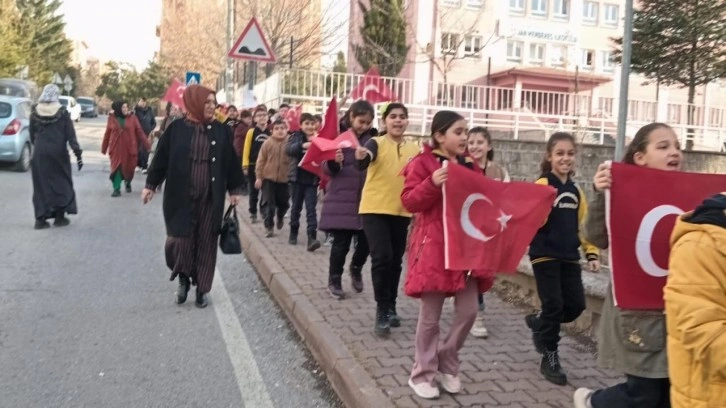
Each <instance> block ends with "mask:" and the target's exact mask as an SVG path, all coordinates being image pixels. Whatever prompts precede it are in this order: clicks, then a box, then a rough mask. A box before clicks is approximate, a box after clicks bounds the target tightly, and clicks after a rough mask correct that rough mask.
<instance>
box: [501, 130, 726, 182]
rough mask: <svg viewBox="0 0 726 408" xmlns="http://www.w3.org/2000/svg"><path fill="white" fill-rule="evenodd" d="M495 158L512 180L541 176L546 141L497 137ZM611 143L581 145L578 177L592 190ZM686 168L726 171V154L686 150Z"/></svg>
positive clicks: (608, 157) (611, 152)
mask: <svg viewBox="0 0 726 408" xmlns="http://www.w3.org/2000/svg"><path fill="white" fill-rule="evenodd" d="M493 144H494V151H495V155H494V159H495V160H496V161H498V162H500V163H502V164H504V165H505V166H506V167H507V169H508V170H509V173H510V175H511V177H512V179H513V180H526V181H534V180H535V179H536V178H537V176H539V165H540V162H541V161H542V158H543V157H544V151H545V143H544V142H532V141H517V140H494V143H493ZM614 154H615V148H614V147H612V146H600V145H579V146H578V149H577V164H576V166H575V171H576V175H575V181H577V182H578V183H581V185H582V186H583V187H584V188H585V191H589V186H590V185H591V184H592V177H593V176H594V175H595V171H596V170H597V166H598V165H599V164H600V163H602V162H603V161H605V160H611V159H612V158H613V156H614ZM684 156H685V159H686V162H685V164H684V166H683V169H684V170H685V171H689V172H694V173H723V174H726V154H723V153H712V152H684Z"/></svg>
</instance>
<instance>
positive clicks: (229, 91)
mask: <svg viewBox="0 0 726 408" xmlns="http://www.w3.org/2000/svg"><path fill="white" fill-rule="evenodd" d="M234 2H235V1H234V0H227V49H229V50H231V49H232V47H234V14H235V7H234V6H235V4H234ZM232 71H234V61H233V60H232V58H229V57H227V64H226V68H225V70H224V90H225V94H226V96H227V103H228V104H232V103H234V83H233V80H232Z"/></svg>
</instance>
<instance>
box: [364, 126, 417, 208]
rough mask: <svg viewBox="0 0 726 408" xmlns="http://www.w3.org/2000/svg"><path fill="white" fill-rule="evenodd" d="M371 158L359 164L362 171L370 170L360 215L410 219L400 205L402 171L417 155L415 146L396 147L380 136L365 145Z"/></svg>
mask: <svg viewBox="0 0 726 408" xmlns="http://www.w3.org/2000/svg"><path fill="white" fill-rule="evenodd" d="M365 147H366V149H368V151H369V154H368V155H366V157H365V159H363V160H359V161H358V166H359V168H360V169H361V170H365V169H368V174H367V175H366V182H365V185H364V187H363V196H362V198H361V201H360V207H359V208H358V213H359V214H385V215H395V216H399V217H410V216H411V213H409V212H408V211H406V209H405V208H404V207H403V204H401V199H400V197H401V191H403V182H404V178H403V175H402V174H401V171H402V170H403V168H404V167H406V165H407V164H408V162H410V161H411V159H413V158H414V157H415V156H416V155H417V154H418V153H419V150H420V148H419V147H418V145H416V144H415V143H412V142H409V141H405V140H404V141H403V142H401V143H396V142H395V141H394V140H392V139H391V138H390V137H387V136H385V135H384V136H377V137H374V138H371V139H370V140H369V141H368V142H367V143H366V144H365Z"/></svg>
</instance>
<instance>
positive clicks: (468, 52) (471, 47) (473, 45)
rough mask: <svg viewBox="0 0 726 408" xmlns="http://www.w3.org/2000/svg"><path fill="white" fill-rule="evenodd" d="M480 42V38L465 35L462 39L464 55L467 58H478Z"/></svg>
mask: <svg viewBox="0 0 726 408" xmlns="http://www.w3.org/2000/svg"><path fill="white" fill-rule="evenodd" d="M481 41H482V40H481V37H480V36H478V35H467V36H466V37H465V38H464V55H465V56H467V57H478V56H480V55H481Z"/></svg>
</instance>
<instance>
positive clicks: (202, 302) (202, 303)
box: [194, 292, 207, 309]
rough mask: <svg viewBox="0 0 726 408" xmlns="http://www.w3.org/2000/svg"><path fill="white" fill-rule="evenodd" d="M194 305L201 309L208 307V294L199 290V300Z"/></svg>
mask: <svg viewBox="0 0 726 408" xmlns="http://www.w3.org/2000/svg"><path fill="white" fill-rule="evenodd" d="M194 306H196V307H198V308H200V309H204V308H205V307H207V294H206V293H199V292H197V301H196V302H194Z"/></svg>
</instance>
